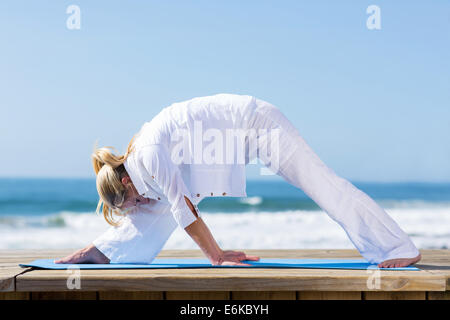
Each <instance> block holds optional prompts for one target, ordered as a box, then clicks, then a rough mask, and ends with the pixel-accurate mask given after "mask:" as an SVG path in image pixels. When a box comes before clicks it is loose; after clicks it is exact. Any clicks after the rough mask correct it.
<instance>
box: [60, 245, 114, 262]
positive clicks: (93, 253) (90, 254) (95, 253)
mask: <svg viewBox="0 0 450 320" xmlns="http://www.w3.org/2000/svg"><path fill="white" fill-rule="evenodd" d="M54 262H55V263H69V264H76V263H109V259H108V258H107V257H106V256H105V255H104V254H103V253H101V252H100V250H98V249H97V248H96V247H95V246H94V245H92V244H91V245H89V246H87V247H86V248H83V249H80V250H78V251H75V252H74V253H72V254H71V255H68V256H67V257H65V258H62V259H57V260H55V261H54Z"/></svg>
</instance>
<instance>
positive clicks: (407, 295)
mask: <svg viewBox="0 0 450 320" xmlns="http://www.w3.org/2000/svg"><path fill="white" fill-rule="evenodd" d="M362 298H363V300H425V299H426V292H425V291H420V292H419V291H417V292H404V291H403V292H402V291H400V292H398V291H397V292H389V291H385V292H380V291H368V292H363V293H362Z"/></svg>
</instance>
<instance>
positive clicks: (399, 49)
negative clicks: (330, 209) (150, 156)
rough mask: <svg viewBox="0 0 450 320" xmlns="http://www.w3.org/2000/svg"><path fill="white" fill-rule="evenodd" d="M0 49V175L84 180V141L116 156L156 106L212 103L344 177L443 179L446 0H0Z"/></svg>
mask: <svg viewBox="0 0 450 320" xmlns="http://www.w3.org/2000/svg"><path fill="white" fill-rule="evenodd" d="M71 4H75V5H78V6H79V7H80V9H81V29H80V30H69V29H67V27H66V20H67V18H68V17H69V15H68V14H66V9H67V7H68V6H69V5H71ZM371 4H375V5H378V6H379V7H380V9H381V30H368V28H367V27H366V20H367V18H368V16H369V15H368V14H367V13H366V8H367V7H368V6H369V5H371ZM0 39H1V43H2V45H1V50H0V108H1V115H2V116H1V122H0V123H1V124H0V143H1V147H2V160H1V162H0V163H1V164H2V165H1V166H0V176H22V177H36V176H40V177H43V176H44V177H93V176H94V174H93V171H92V168H91V163H90V153H91V151H92V148H93V145H94V142H95V141H96V140H97V139H98V141H99V144H100V145H113V146H116V147H117V148H118V149H119V150H120V151H124V149H125V147H126V145H127V143H128V140H129V139H130V138H131V137H132V136H133V134H134V133H135V132H136V131H138V130H139V128H140V126H141V125H142V124H143V123H144V122H145V121H148V120H150V119H151V118H152V117H153V116H155V115H156V114H157V113H158V112H159V110H161V109H162V108H163V107H165V106H167V105H169V104H171V103H173V102H177V101H182V100H186V99H190V98H193V97H196V96H204V95H210V94H215V93H223V92H228V93H239V94H249V95H254V96H256V97H258V98H260V99H264V100H267V101H269V102H271V103H273V104H275V105H276V106H278V107H279V108H280V109H281V110H282V111H283V112H284V113H285V114H286V115H287V116H288V117H289V119H291V121H292V122H293V123H294V124H295V126H296V127H297V128H298V129H299V131H300V133H301V134H302V135H303V137H304V138H305V140H306V141H307V142H308V143H309V144H310V145H311V147H312V148H313V149H314V150H315V151H316V153H317V154H318V155H319V156H320V157H321V158H322V159H323V160H324V162H325V163H326V164H327V165H329V166H330V167H331V168H333V169H334V170H335V171H336V172H337V173H338V174H340V175H342V176H344V177H346V178H348V179H350V180H355V181H450V103H449V101H450V90H449V89H450V88H449V87H450V61H449V60H450V59H449V57H450V3H449V2H448V1H443V0H442V1H427V2H425V1H339V2H338V1H309V2H302V1H262V0H258V1H253V0H251V1H234V0H233V1H199V0H197V1H186V0H185V1H170V2H169V1H127V2H123V1H75V0H74V1H17V0H15V1H12V0H8V1H2V2H1V3H0ZM256 172H257V170H255V169H254V168H250V170H249V177H250V178H257V177H258V176H257V174H256Z"/></svg>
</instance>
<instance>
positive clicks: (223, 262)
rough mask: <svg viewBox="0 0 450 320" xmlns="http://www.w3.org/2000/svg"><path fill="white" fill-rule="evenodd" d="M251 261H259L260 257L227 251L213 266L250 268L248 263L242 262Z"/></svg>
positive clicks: (223, 252) (213, 262)
mask: <svg viewBox="0 0 450 320" xmlns="http://www.w3.org/2000/svg"><path fill="white" fill-rule="evenodd" d="M244 260H249V261H258V260H259V257H257V256H250V255H247V254H245V252H242V251H232V250H225V251H222V254H221V255H220V256H219V258H218V259H217V260H216V261H212V265H217V266H250V264H248V263H243V262H241V261H244Z"/></svg>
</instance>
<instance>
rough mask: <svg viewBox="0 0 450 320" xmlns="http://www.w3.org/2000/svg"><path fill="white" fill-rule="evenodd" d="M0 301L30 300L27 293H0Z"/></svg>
mask: <svg viewBox="0 0 450 320" xmlns="http://www.w3.org/2000/svg"><path fill="white" fill-rule="evenodd" d="M0 300H30V293H29V292H0Z"/></svg>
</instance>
